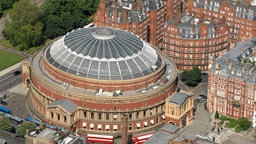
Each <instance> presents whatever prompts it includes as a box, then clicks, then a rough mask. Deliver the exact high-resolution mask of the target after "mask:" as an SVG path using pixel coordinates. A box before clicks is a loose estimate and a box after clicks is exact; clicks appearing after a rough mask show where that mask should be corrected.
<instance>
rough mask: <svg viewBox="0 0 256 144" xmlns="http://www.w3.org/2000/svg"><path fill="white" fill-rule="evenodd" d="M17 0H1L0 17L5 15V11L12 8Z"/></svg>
mask: <svg viewBox="0 0 256 144" xmlns="http://www.w3.org/2000/svg"><path fill="white" fill-rule="evenodd" d="M16 1H17V0H1V1H0V17H2V16H3V14H4V11H5V10H8V9H10V8H12V5H13V3H14V2H16Z"/></svg>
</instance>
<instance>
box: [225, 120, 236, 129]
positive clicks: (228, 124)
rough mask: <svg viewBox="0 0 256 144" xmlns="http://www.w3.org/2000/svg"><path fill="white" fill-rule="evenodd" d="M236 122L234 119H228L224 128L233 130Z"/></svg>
mask: <svg viewBox="0 0 256 144" xmlns="http://www.w3.org/2000/svg"><path fill="white" fill-rule="evenodd" d="M237 124H238V121H237V120H235V119H230V121H229V122H228V123H227V124H226V126H227V127H228V128H234V127H235V126H237Z"/></svg>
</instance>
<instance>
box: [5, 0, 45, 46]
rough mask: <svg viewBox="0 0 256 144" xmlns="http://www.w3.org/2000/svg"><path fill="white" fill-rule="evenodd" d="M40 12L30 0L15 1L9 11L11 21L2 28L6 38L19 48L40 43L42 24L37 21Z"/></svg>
mask: <svg viewBox="0 0 256 144" xmlns="http://www.w3.org/2000/svg"><path fill="white" fill-rule="evenodd" d="M40 13H41V12H40V9H39V8H38V7H37V6H35V5H33V4H32V2H31V0H20V1H18V2H16V3H15V4H14V6H13V9H12V10H10V12H9V14H10V18H11V21H10V22H9V23H7V24H6V28H5V29H4V35H5V37H6V39H7V40H9V41H10V43H11V44H12V45H13V46H18V47H20V49H21V50H24V49H28V48H29V47H33V46H37V45H40V44H41V43H42V42H43V35H42V29H43V24H42V23H41V22H40V21H38V15H40Z"/></svg>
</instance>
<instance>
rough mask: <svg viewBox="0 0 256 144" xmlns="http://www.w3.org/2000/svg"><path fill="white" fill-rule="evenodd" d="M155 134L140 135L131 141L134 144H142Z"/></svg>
mask: <svg viewBox="0 0 256 144" xmlns="http://www.w3.org/2000/svg"><path fill="white" fill-rule="evenodd" d="M154 134H155V133H154V132H152V133H148V134H144V135H140V136H134V137H132V141H133V142H134V143H135V144H143V143H144V142H145V141H146V140H148V139H149V138H150V137H151V136H152V135H154Z"/></svg>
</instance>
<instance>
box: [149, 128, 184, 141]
mask: <svg viewBox="0 0 256 144" xmlns="http://www.w3.org/2000/svg"><path fill="white" fill-rule="evenodd" d="M182 132H183V129H181V128H179V127H178V126H175V125H172V124H166V125H164V126H163V127H162V128H161V129H160V130H158V131H157V133H156V134H154V135H153V136H152V137H150V138H149V139H148V140H147V141H145V142H144V144H169V142H170V140H172V139H175V138H177V137H178V135H179V134H181V133H182Z"/></svg>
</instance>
